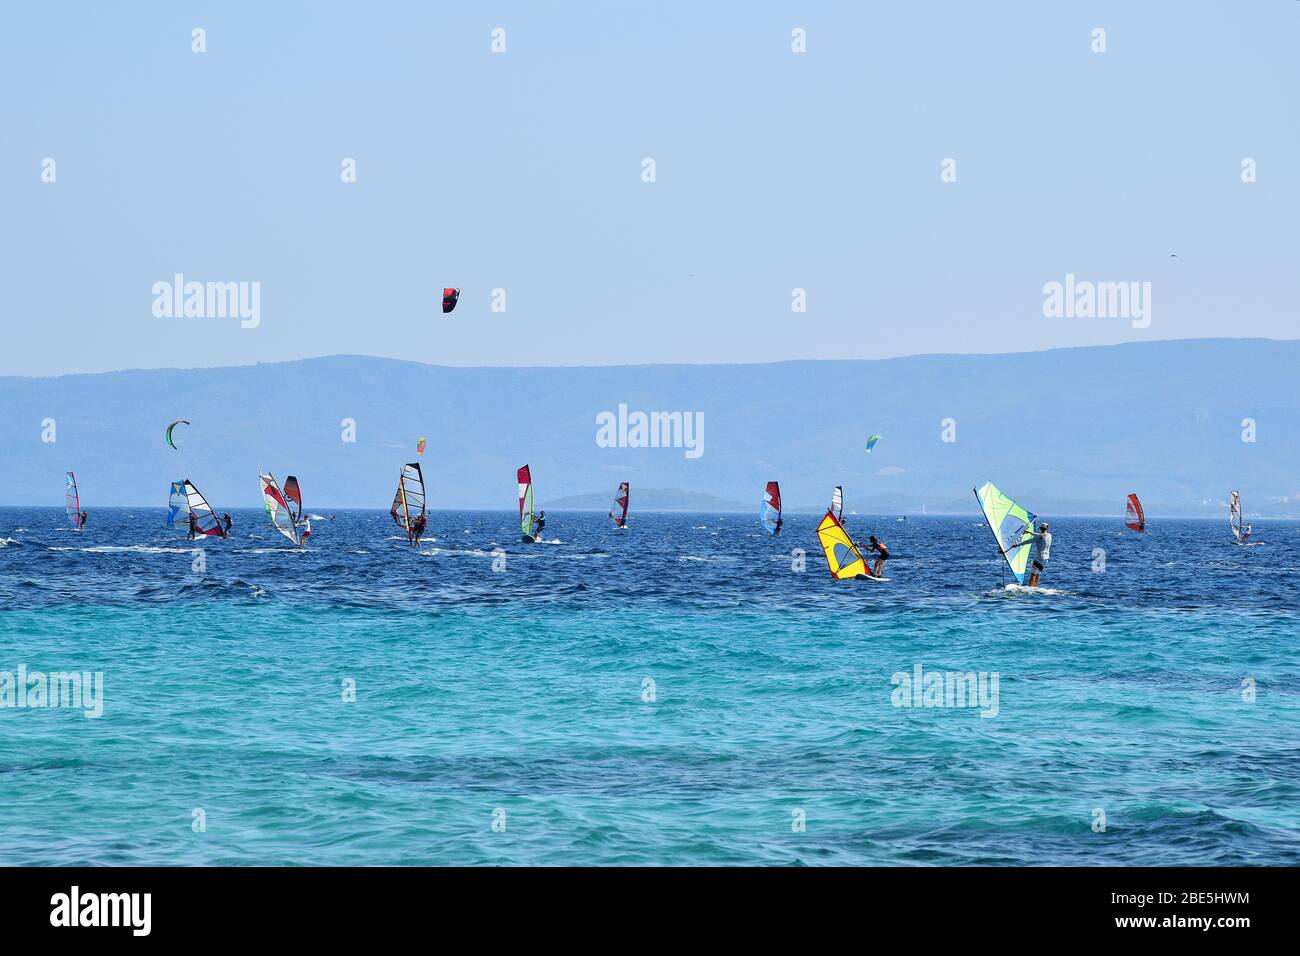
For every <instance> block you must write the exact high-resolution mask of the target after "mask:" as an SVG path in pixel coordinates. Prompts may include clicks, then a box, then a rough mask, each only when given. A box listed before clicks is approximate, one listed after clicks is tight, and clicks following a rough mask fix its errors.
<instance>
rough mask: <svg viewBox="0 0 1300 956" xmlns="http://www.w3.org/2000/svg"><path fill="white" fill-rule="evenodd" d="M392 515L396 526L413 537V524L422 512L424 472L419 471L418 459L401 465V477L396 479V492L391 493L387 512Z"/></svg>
mask: <svg viewBox="0 0 1300 956" xmlns="http://www.w3.org/2000/svg"><path fill="white" fill-rule="evenodd" d="M388 513H389V514H390V515H392V516H393V521H395V522H397V526H398V527H399V528H401V529H402V530H403V531H405V532H406V535H407V537H413V536H414V534H415V526H416V524H417V523H418V521H419V519H420V516H421V515H423V514H424V473H423V472H421V471H420V463H419V462H418V461H412V462H407V463H406V464H405V465H403V466H402V474H401V477H400V478H398V480H397V494H395V495H393V507H392V508H391V509H390V510H389V512H388Z"/></svg>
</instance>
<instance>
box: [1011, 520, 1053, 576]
mask: <svg viewBox="0 0 1300 956" xmlns="http://www.w3.org/2000/svg"><path fill="white" fill-rule="evenodd" d="M1050 527H1051V525H1049V524H1048V523H1047V522H1046V521H1040V522H1038V533H1037V534H1031V535H1030V536H1029V537H1027V538H1025V539H1024V540H1023V541H1021V542H1020V543H1019V544H1013V545H1012V546H1011V547H1009V548H1007V551H1014V550H1015V549H1016V548H1023V547H1024V546H1025V545H1027V544H1032V545H1033V546H1034V563H1033V565H1032V568H1033V570H1031V571H1030V572H1029V587H1031V588H1036V587H1038V581H1039V579H1040V578H1041V577H1042V576H1043V571H1044V570H1046V568H1047V559H1048V558H1050V557H1051V555H1052V532H1050V531H1048V530H1047V529H1048V528H1050Z"/></svg>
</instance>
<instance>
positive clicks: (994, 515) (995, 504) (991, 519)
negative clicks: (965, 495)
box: [975, 481, 1037, 584]
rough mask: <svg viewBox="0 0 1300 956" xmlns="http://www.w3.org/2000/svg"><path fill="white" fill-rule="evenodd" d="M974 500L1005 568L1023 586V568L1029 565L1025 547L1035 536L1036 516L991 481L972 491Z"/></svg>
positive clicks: (1027, 550)
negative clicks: (978, 504) (991, 534)
mask: <svg viewBox="0 0 1300 956" xmlns="http://www.w3.org/2000/svg"><path fill="white" fill-rule="evenodd" d="M975 499H976V500H977V501H978V502H979V503H980V510H981V511H983V512H984V520H985V521H987V522H988V525H989V530H990V531H992V532H993V537H994V539H995V540H996V541H997V543H998V551H999V552H1001V554H1002V557H1004V558H1005V559H1006V562H1007V567H1009V568H1010V569H1011V573H1012V574H1013V575H1014V576H1015V579H1016V583H1017V584H1024V583H1025V568H1026V567H1027V566H1028V564H1029V547H1028V546H1027V545H1026V544H1025V542H1027V541H1028V540H1029V539H1030V538H1032V537H1033V534H1034V521H1035V520H1037V515H1033V514H1030V513H1029V512H1028V511H1026V510H1025V508H1024V507H1023V506H1021V505H1019V504H1017V503H1016V502H1014V501H1012V500H1011V499H1010V498H1008V497H1007V496H1006V495H1005V494H1003V493H1002V492H1001V491H999V490H998V488H997V486H995V485H994V484H993V482H991V481H986V482H984V484H982V485H980V486H979V487H978V488H976V489H975Z"/></svg>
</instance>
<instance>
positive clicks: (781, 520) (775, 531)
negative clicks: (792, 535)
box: [772, 518, 785, 534]
mask: <svg viewBox="0 0 1300 956" xmlns="http://www.w3.org/2000/svg"><path fill="white" fill-rule="evenodd" d="M783 524H785V519H784V518H777V519H776V526H775V528H774V529H773V530H772V534H780V533H781V526H782V525H783Z"/></svg>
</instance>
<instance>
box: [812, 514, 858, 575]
mask: <svg viewBox="0 0 1300 956" xmlns="http://www.w3.org/2000/svg"><path fill="white" fill-rule="evenodd" d="M817 538H818V539H819V540H820V541H821V543H822V550H823V551H824V552H826V565H827V567H829V568H830V569H831V577H833V578H839V579H840V580H845V579H847V578H858V577H867V576H868V575H869V574H870V573H871V572H869V571H868V570H867V559H866V558H864V557H863V556H862V552H861V551H859V550H858V546H857V545H856V544H854V543H853V539H852V538H850V537H849V533H848V532H847V531H845V530H844V525H842V524H840V522H839V519H838V518H836V517H835V512H833V511H827V512H826V517H825V518H822V523H821V524H819V525H818V526H817Z"/></svg>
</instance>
